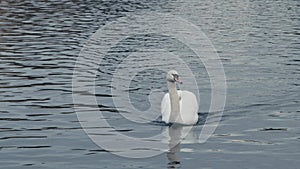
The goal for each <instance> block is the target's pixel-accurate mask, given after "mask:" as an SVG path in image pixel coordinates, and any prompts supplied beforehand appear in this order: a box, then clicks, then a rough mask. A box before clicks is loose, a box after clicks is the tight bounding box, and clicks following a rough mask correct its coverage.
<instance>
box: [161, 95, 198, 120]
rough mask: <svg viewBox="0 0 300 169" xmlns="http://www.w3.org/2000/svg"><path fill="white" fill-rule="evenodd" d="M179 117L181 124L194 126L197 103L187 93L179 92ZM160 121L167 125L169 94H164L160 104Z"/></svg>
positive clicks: (196, 117) (196, 115) (168, 118)
mask: <svg viewBox="0 0 300 169" xmlns="http://www.w3.org/2000/svg"><path fill="white" fill-rule="evenodd" d="M178 96H179V99H180V100H179V105H180V113H179V114H180V116H181V119H182V123H183V124H195V123H196V122H197V121H198V102H197V98H196V96H195V95H194V94H193V93H192V92H189V91H185V90H179V91H178ZM161 113H162V121H164V122H166V123H169V120H170V114H171V101H170V95H169V93H167V94H165V96H164V97H163V100H162V102H161Z"/></svg>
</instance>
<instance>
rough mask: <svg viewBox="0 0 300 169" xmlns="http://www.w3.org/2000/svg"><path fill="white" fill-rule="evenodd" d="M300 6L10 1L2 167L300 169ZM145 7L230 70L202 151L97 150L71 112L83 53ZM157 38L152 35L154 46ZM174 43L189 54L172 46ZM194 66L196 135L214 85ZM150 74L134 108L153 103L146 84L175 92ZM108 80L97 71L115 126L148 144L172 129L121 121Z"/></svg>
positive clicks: (2, 70) (2, 15) (0, 23)
mask: <svg viewBox="0 0 300 169" xmlns="http://www.w3.org/2000/svg"><path fill="white" fill-rule="evenodd" d="M299 7H300V2H299V1H296V0H286V1H269V0H267V1H263V2H262V1H258V0H254V1H247V0H238V1H233V0H229V1H217V0H213V1H208V0H204V1H197V0H189V1H183V0H182V1H181V0H178V1H146V0H142V1H134V0H132V1H67V0H65V1H56V0H53V1H47V2H36V1H30V0H28V1H7V0H4V1H1V2H0V34H1V36H0V121H1V123H0V154H1V155H0V165H1V167H2V168H5V169H8V168H74V169H75V168H93V169H94V168H118V169H119V168H168V167H169V168H171V167H175V168H184V169H189V168H272V169H273V168H278V169H280V168H291V169H297V168H299V165H300V163H299V157H300V151H299V145H300V136H299V134H300V128H299V120H300V115H299V114H300V109H299V105H300V104H299V98H300V88H299V86H300V76H299V74H300V58H299V56H300V45H299V44H300V40H299V36H300V28H299V26H300V17H299V13H300V11H299V9H300V8H299ZM147 11H151V12H162V13H167V14H173V15H177V16H180V17H182V18H184V19H186V20H188V21H190V22H191V23H193V24H195V25H196V26H197V27H199V28H200V29H201V30H202V31H203V32H204V33H205V34H206V35H207V37H208V38H209V39H210V41H211V42H212V44H213V45H214V47H215V49H216V51H217V53H218V55H219V56H220V58H221V61H222V63H223V66H224V70H225V73H226V79H227V99H226V106H225V111H224V114H223V117H222V121H221V122H220V124H219V126H218V128H217V130H216V131H215V132H214V134H213V136H211V137H210V138H209V140H208V141H207V142H205V143H204V144H198V143H189V144H187V143H182V144H181V145H178V146H175V147H174V148H173V149H171V150H170V151H169V153H167V152H163V151H162V153H161V154H160V155H158V156H154V157H151V158H142V159H130V158H123V157H119V156H117V155H114V154H111V153H110V152H108V151H106V150H104V149H102V148H101V147H99V146H97V145H96V144H95V143H93V142H92V141H91V140H90V138H89V137H88V136H87V134H86V133H85V132H84V131H83V130H82V127H81V125H80V123H79V122H78V119H77V116H76V113H75V109H74V105H73V99H72V76H73V70H74V66H75V62H76V59H77V57H78V55H79V53H80V50H81V48H82V47H83V46H84V44H85V43H86V42H87V40H88V39H89V37H90V36H91V35H92V34H93V33H94V32H96V30H98V29H99V28H102V27H103V26H104V25H105V24H107V23H109V22H111V21H114V20H116V19H118V18H120V17H123V16H127V15H129V14H131V15H132V14H136V13H139V12H147ZM183 31H184V30H183ZM157 36H158V35H151V36H150V39H151V38H152V39H151V40H152V41H153V42H156V39H158V37H157ZM147 38H149V36H148V35H147V36H140V37H135V40H134V41H133V43H134V44H131V43H126V42H124V43H120V44H119V47H120V48H122V47H123V48H122V50H121V52H119V53H120V54H116V55H114V53H112V54H110V58H111V59H112V60H114V58H118V57H120V55H122V54H124V53H125V54H126V50H123V49H124V48H125V49H128V48H129V47H128V46H130V45H137V44H135V43H138V42H143V43H144V42H145V41H147ZM159 38H161V37H159ZM131 40H132V39H131ZM148 40H149V39H148ZM151 40H150V42H152V41H151ZM131 42H132V41H131ZM167 44H169V47H170V48H172V46H173V48H174V50H177V51H179V52H181V53H182V55H186V56H189V55H192V53H191V51H189V50H186V49H185V48H184V47H180V45H179V44H178V42H176V41H175V40H174V41H168V43H167ZM170 44H171V45H170ZM172 44H174V45H172ZM122 45H123V46H122ZM151 45H153V46H156V45H157V44H155V43H154V44H151ZM137 46H138V45H137ZM115 51H116V50H115ZM127 52H128V51H127ZM130 52H132V51H130ZM185 59H186V60H188V59H189V57H186V58H185ZM112 63H115V62H112ZM115 64H116V63H115ZM110 66H112V67H115V66H116V65H110ZM192 68H193V70H198V73H196V74H197V77H199V81H200V83H201V86H199V90H200V91H201V105H202V107H201V108H200V112H199V115H200V122H199V124H198V127H199V128H196V131H195V133H196V135H198V134H199V130H200V129H201V126H202V125H203V124H204V120H205V118H206V116H207V112H208V107H209V103H210V96H209V94H210V85H209V79H208V77H207V74H206V72H205V69H204V67H203V65H201V64H200V65H199V64H195V65H192ZM124 70H127V69H126V68H124ZM150 72H151V73H153V74H155V75H156V76H155V80H156V81H151V79H150V80H149V79H148V80H147V79H146V80H145V79H143V77H147V72H142V73H141V74H142V75H143V76H136V77H135V79H134V80H133V82H132V84H131V85H132V86H133V88H132V90H130V91H131V93H130V94H131V96H132V101H133V105H134V106H136V107H137V108H138V109H140V110H145V109H147V108H148V107H149V102H147V97H146V96H147V95H148V94H149V92H150V91H151V87H149V86H152V88H155V87H161V86H162V89H161V90H162V91H166V88H163V87H165V86H164V84H165V81H163V76H162V72H161V71H158V70H150ZM110 76H111V72H110V67H109V66H107V67H105V68H104V69H100V70H99V72H97V79H96V80H97V81H96V84H97V85H98V86H97V88H96V96H97V99H98V100H101V104H100V105H99V107H101V108H103V109H102V110H104V112H105V117H106V118H107V120H108V121H110V123H111V124H112V125H115V127H116V129H118V131H120V132H123V133H125V134H126V133H127V134H128V135H130V136H136V137H141V135H143V134H146V135H155V134H157V133H160V132H161V130H162V129H164V128H166V126H164V125H163V124H161V123H160V122H159V121H155V122H152V123H149V124H145V125H139V127H135V126H134V125H131V122H130V121H128V120H124V119H122V118H121V116H120V115H119V114H118V111H116V109H115V107H113V103H112V98H113V97H115V96H112V95H111V94H110V90H111V86H110V85H109V84H110V81H109V78H110ZM139 81H141V82H142V83H140V84H139V83H138V82H139ZM148 84H149V85H148ZM150 84H151V85H150ZM134 87H136V88H134ZM116 120H118V121H117V122H116ZM112 132H115V131H112ZM174 156H176V157H174ZM174 159H176V160H175V161H177V162H174V161H172V160H174ZM179 161H180V163H178V162H179Z"/></svg>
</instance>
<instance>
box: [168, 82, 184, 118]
mask: <svg viewBox="0 0 300 169" xmlns="http://www.w3.org/2000/svg"><path fill="white" fill-rule="evenodd" d="M168 89H169V96H170V102H171V114H170V120H169V121H170V122H172V123H176V122H180V121H181V117H180V105H179V96H178V92H177V89H176V84H175V83H173V82H168Z"/></svg>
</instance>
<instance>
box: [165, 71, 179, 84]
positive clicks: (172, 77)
mask: <svg viewBox="0 0 300 169" xmlns="http://www.w3.org/2000/svg"><path fill="white" fill-rule="evenodd" d="M167 81H168V82H172V83H175V82H177V83H180V84H182V82H181V80H180V79H179V75H178V72H177V71H176V70H170V71H169V72H168V73H167Z"/></svg>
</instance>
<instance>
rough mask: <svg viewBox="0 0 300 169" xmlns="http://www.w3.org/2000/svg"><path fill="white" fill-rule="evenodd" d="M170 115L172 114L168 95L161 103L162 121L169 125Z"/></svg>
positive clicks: (167, 94)
mask: <svg viewBox="0 0 300 169" xmlns="http://www.w3.org/2000/svg"><path fill="white" fill-rule="evenodd" d="M170 113H171V102H170V96H169V93H166V94H165V96H164V97H163V99H162V101H161V115H162V121H164V122H166V123H169V118H170Z"/></svg>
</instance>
